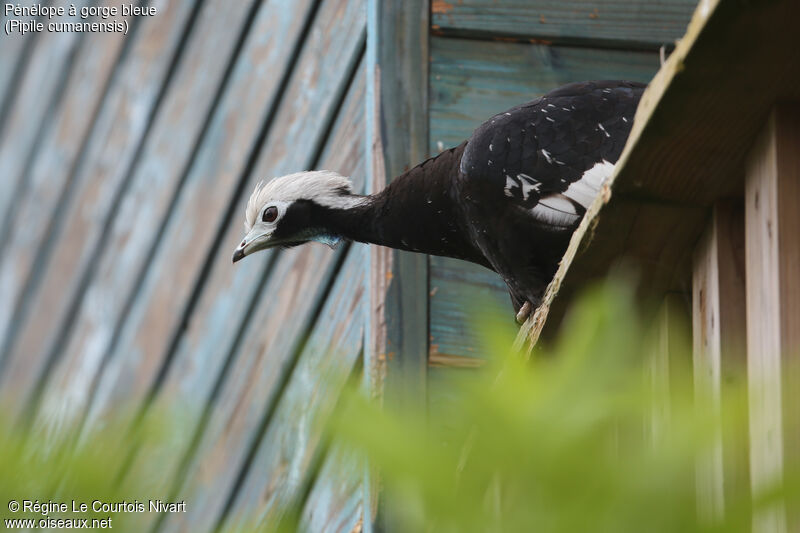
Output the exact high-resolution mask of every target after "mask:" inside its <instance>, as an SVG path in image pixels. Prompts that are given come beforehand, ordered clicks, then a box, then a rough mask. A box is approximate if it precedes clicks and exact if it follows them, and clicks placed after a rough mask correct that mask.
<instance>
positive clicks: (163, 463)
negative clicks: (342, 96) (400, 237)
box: [133, 65, 365, 491]
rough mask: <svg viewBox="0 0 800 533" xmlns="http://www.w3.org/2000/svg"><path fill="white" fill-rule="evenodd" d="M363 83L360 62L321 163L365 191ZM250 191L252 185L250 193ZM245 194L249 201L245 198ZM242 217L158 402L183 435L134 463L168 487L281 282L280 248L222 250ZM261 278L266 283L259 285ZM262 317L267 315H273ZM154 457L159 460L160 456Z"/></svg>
mask: <svg viewBox="0 0 800 533" xmlns="http://www.w3.org/2000/svg"><path fill="white" fill-rule="evenodd" d="M364 89H365V86H364V72H363V65H362V66H361V67H360V68H359V73H358V74H357V77H356V78H355V80H353V83H352V86H351V87H350V91H349V94H348V96H347V99H346V100H345V102H344V104H343V106H342V108H341V109H340V110H339V113H338V118H337V123H336V125H335V126H334V128H333V130H332V132H331V136H330V140H329V142H328V145H327V146H326V148H325V150H324V152H323V154H322V157H321V158H320V161H319V164H318V166H319V167H320V168H327V169H331V170H335V171H338V172H341V173H342V174H344V175H348V176H351V177H352V178H353V181H354V187H355V190H363V187H364V174H365V169H364V166H365V161H364V145H363V143H362V142H361V141H360V140H361V139H363V130H364V123H363V117H364V105H363V97H364ZM267 152H269V148H268V149H267ZM311 157H313V154H311V153H308V152H305V151H292V152H289V153H288V154H287V155H286V157H283V158H277V159H273V158H271V157H268V156H266V155H265V159H264V162H265V164H264V165H263V167H261V168H259V170H258V172H262V171H263V172H266V173H269V174H273V173H282V172H289V171H292V170H296V169H297V168H306V167H307V166H309V165H310V164H312V162H309V158H311ZM258 175H260V174H257V173H254V178H257V176H258ZM250 190H251V189H247V192H248V193H249V192H250ZM242 200H243V202H242V205H244V203H245V202H246V198H243V199H242ZM242 216H243V213H242V211H241V210H235V211H234V213H233V216H232V220H230V221H229V223H228V226H229V231H228V233H227V238H225V239H223V240H222V244H221V248H222V249H221V251H220V253H219V254H217V258H216V259H215V261H214V264H213V266H212V269H211V274H210V275H209V279H208V281H207V282H206V284H205V285H204V289H203V291H202V294H201V295H200V301H199V303H198V306H197V308H196V310H195V312H194V313H193V315H192V319H191V321H190V322H189V325H188V328H187V330H186V332H185V333H184V334H183V335H182V338H181V341H180V343H179V345H178V347H177V349H176V352H175V354H174V356H173V361H172V363H171V364H170V366H169V369H168V373H167V375H166V377H165V379H164V383H163V384H162V386H161V387H160V388H159V391H158V395H157V397H156V401H155V404H154V406H153V407H154V412H155V413H156V414H157V415H158V414H162V413H164V412H169V411H177V412H178V413H180V416H181V423H182V424H183V425H184V426H185V427H186V431H185V432H183V433H182V434H181V435H177V437H178V438H179V439H180V440H179V441H178V442H171V443H170V444H169V446H167V447H164V449H159V450H141V451H140V452H139V454H138V457H137V461H136V463H135V464H134V467H133V470H134V471H139V472H141V471H143V470H145V469H153V470H155V471H157V472H158V476H159V477H161V478H162V479H163V483H164V490H165V491H168V490H169V489H170V488H171V485H172V484H173V483H174V481H175V479H176V475H178V466H179V464H180V461H181V459H182V458H183V457H184V456H185V455H186V454H188V453H189V449H188V446H189V445H190V444H191V439H192V437H193V435H194V434H195V432H196V431H197V429H198V424H199V423H200V417H201V415H202V414H203V411H204V409H205V408H206V407H207V405H208V402H209V401H210V400H211V399H212V393H213V388H214V386H215V384H216V383H217V382H218V381H220V380H221V379H224V377H223V376H224V374H222V373H223V372H225V368H224V367H225V365H226V360H227V359H228V357H230V358H231V362H230V364H231V365H236V364H237V361H238V359H237V357H238V356H239V354H241V352H242V350H241V349H239V348H240V345H239V341H240V340H241V339H240V337H239V335H240V332H241V329H242V328H244V327H245V326H246V325H247V324H248V323H250V322H251V318H253V317H254V315H255V310H256V309H257V308H260V307H263V308H264V309H265V311H264V313H269V311H270V305H271V304H272V303H274V301H275V300H274V298H275V294H274V293H273V294H270V293H269V292H268V290H266V288H269V289H271V290H278V291H280V285H279V284H276V283H272V282H270V281H269V279H267V280H265V279H264V276H265V275H267V276H268V275H275V276H277V275H278V273H276V272H275V271H274V270H267V265H271V264H272V262H273V261H274V260H276V258H277V257H280V252H279V251H273V252H269V253H267V252H264V253H261V254H256V255H254V256H252V257H248V258H247V260H246V261H243V262H241V263H238V264H236V266H235V267H234V266H232V265H231V259H230V257H229V255H230V253H224V252H225V251H228V248H230V249H231V250H232V249H233V247H234V246H235V243H236V242H238V239H239V238H240V237H241V233H242V229H241V225H240V224H239V222H241V219H242ZM310 246H315V247H316V246H317V245H314V244H312V245H310ZM328 256H331V254H330V253H328V254H327V256H326V260H325V262H326V263H328V262H329V259H330V258H329V257H328ZM321 266H322V265H317V266H315V267H312V268H320V267H321ZM265 281H266V282H265ZM262 285H263V287H264V288H265V290H261V289H262ZM316 290H317V289H316V287H314V288H311V287H306V288H304V289H303V290H302V292H301V294H302V295H304V297H305V298H308V299H309V300H313V299H314V295H313V293H314V292H315V291H316ZM262 299H263V301H264V303H262ZM263 318H264V319H265V320H269V317H268V316H267V314H264V315H263ZM258 326H259V323H255V326H254V327H256V328H257V327H258ZM276 334H280V333H276ZM229 354H230V355H229ZM154 457H155V458H157V460H155V461H154V460H153V458H154ZM155 471H154V477H155V474H156V472H155Z"/></svg>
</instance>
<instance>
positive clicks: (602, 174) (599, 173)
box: [564, 160, 614, 209]
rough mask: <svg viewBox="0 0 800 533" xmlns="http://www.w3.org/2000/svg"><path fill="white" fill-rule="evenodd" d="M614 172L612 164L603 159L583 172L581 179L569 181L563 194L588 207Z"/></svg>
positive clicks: (585, 207)
mask: <svg viewBox="0 0 800 533" xmlns="http://www.w3.org/2000/svg"><path fill="white" fill-rule="evenodd" d="M613 172H614V164H613V163H609V162H608V161H606V160H603V161H601V162H599V163H595V165H594V166H593V167H592V168H590V169H589V170H587V171H586V172H584V173H583V176H581V179H579V180H578V181H576V182H574V183H571V184H570V186H569V187H568V188H567V190H566V191H564V195H565V196H567V197H569V198H570V199H572V200H574V201H576V202H578V203H579V204H581V205H582V206H583V208H584V209H588V208H589V206H590V205H591V204H592V202H593V201H594V198H595V196H597V194H598V193H599V192H600V189H601V188H602V187H603V184H604V183H605V182H606V180H607V179H608V178H610V177H611V174H613Z"/></svg>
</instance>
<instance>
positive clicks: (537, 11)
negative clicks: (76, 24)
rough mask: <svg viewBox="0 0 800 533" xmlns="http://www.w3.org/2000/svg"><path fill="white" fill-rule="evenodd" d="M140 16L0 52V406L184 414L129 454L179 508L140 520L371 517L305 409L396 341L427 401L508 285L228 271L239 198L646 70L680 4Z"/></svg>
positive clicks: (315, 525) (375, 170) (62, 419)
mask: <svg viewBox="0 0 800 533" xmlns="http://www.w3.org/2000/svg"><path fill="white" fill-rule="evenodd" d="M369 2H371V3H369ZM55 3H57V4H64V5H67V3H66V2H63V1H61V0H55ZM74 3H75V4H76V5H83V4H84V3H86V2H74ZM113 3H115V2H112V0H103V1H102V2H101V4H108V5H111V4H113ZM368 3H369V6H370V11H369V12H370V17H369V20H370V22H369V23H368V17H367V12H368V10H367V5H368ZM153 5H155V6H156V7H157V9H158V15H157V16H154V17H147V18H141V19H135V20H134V19H132V20H129V21H128V22H129V23H130V24H131V31H130V33H129V35H127V36H126V37H122V36H121V35H120V34H73V33H65V34H50V33H42V34H30V35H27V36H25V37H22V38H21V37H19V36H12V37H9V36H5V35H3V36H2V37H0V102H2V104H0V176H2V179H0V221H2V227H0V398H2V401H3V402H4V406H6V409H7V410H9V411H10V412H11V413H12V414H13V416H15V417H17V418H18V419H20V420H25V421H29V422H30V423H38V424H45V425H59V424H67V423H70V422H72V423H78V424H84V425H91V424H96V423H98V422H102V421H103V420H105V419H106V418H107V417H108V416H109V415H110V414H111V413H113V412H115V411H117V410H119V409H134V410H141V412H143V413H148V412H152V411H153V410H156V409H160V408H162V407H164V408H172V409H178V410H179V411H180V412H181V413H182V424H183V427H182V428H181V429H182V432H181V436H180V438H179V441H178V442H174V443H171V444H172V445H171V446H170V447H169V448H168V449H165V450H161V449H159V450H149V449H147V450H140V451H139V453H138V454H137V455H136V456H135V457H133V458H132V462H131V466H129V467H130V468H135V469H143V470H146V469H154V471H153V474H154V476H153V477H157V478H159V479H162V480H163V487H162V488H163V491H164V493H165V494H171V495H176V496H178V497H180V498H182V499H185V500H186V501H187V502H188V504H187V513H186V514H185V515H169V516H166V517H165V518H164V519H163V520H162V521H160V522H158V523H153V524H148V525H149V526H153V527H156V528H157V530H162V531H209V530H211V529H213V528H214V527H216V526H218V525H230V526H237V525H241V524H239V522H238V520H240V519H242V517H255V518H256V519H258V520H266V521H269V520H270V519H272V518H274V516H275V512H276V510H277V509H280V508H281V507H282V506H284V505H286V504H291V505H294V506H299V507H300V508H301V509H303V515H302V516H303V520H304V523H305V524H306V526H307V527H308V528H309V529H310V530H312V531H320V530H332V531H333V530H336V531H340V530H344V531H350V530H353V529H354V528H360V527H364V528H365V529H366V530H370V527H371V521H372V519H373V516H372V513H373V512H374V509H370V510H369V511H370V512H367V513H365V511H366V508H367V506H365V505H364V503H363V502H364V501H365V500H366V499H367V498H370V496H371V494H372V493H373V492H374V490H375V487H374V486H373V487H371V486H370V484H371V483H372V481H371V480H370V478H369V476H364V475H363V472H362V468H361V466H360V465H358V464H357V462H356V461H355V460H354V459H353V458H347V460H346V461H345V462H344V463H339V462H338V461H336V460H334V458H335V457H337V456H339V455H341V453H342V452H340V451H339V450H338V449H337V447H336V445H335V443H333V444H332V445H329V443H326V442H322V439H321V436H320V435H319V434H318V432H317V430H316V429H315V427H316V426H315V425H314V424H313V423H312V421H313V419H315V418H316V417H318V416H324V414H325V413H326V412H328V410H329V409H330V408H331V406H332V405H333V403H334V402H335V400H336V397H337V395H338V393H339V391H340V389H341V388H342V386H343V384H344V382H345V381H346V380H347V379H348V378H349V377H350V376H352V375H355V374H360V373H361V372H362V370H361V369H362V354H366V356H367V357H366V359H365V360H364V363H363V365H364V366H363V368H364V371H366V372H367V373H368V375H369V374H370V373H374V374H375V375H376V376H377V378H376V380H373V382H372V383H371V385H372V386H375V387H378V388H379V387H380V385H381V384H380V383H379V381H380V379H379V378H380V376H379V374H380V373H381V372H382V371H383V369H379V368H375V365H377V364H379V362H378V360H379V359H380V358H381V357H383V360H384V361H385V360H386V358H387V356H388V354H389V352H391V353H392V354H393V355H394V356H396V358H395V359H394V363H393V364H394V366H392V363H390V364H389V367H388V371H389V372H390V373H392V372H395V373H398V374H403V375H405V376H406V377H411V378H412V379H413V380H418V382H417V383H416V385H414V383H413V382H412V383H411V384H412V387H411V388H403V387H400V389H398V390H399V393H400V395H401V396H402V395H403V394H406V395H410V394H415V395H417V394H419V396H418V397H417V399H419V398H425V397H426V394H425V393H426V390H427V393H428V395H427V396H428V401H429V403H431V404H436V403H437V402H440V400H441V399H440V398H438V397H437V394H438V389H437V387H436V384H437V379H438V378H440V377H441V375H442V372H446V371H447V370H445V369H443V368H441V367H470V366H474V365H475V364H476V363H477V362H479V361H480V357H481V353H480V349H479V346H478V343H477V341H476V339H475V338H474V337H473V336H472V334H471V331H472V329H471V328H470V327H469V320H470V317H469V316H468V311H469V310H470V309H475V307H476V306H475V305H474V303H475V302H478V301H485V300H489V301H496V302H497V304H498V305H499V306H501V308H503V309H508V308H509V304H508V297H507V295H506V293H505V288H504V285H503V283H502V282H501V281H500V279H499V278H498V277H497V276H495V275H494V274H492V273H491V272H488V271H486V270H484V269H482V268H480V267H475V266H471V265H468V264H465V263H460V262H457V261H453V260H449V259H441V258H425V257H419V256H413V254H395V253H390V254H387V253H386V252H385V251H384V252H381V251H375V250H373V251H371V252H370V251H368V249H367V247H365V246H363V245H351V246H347V247H344V248H342V249H339V250H336V251H332V250H329V249H327V248H326V247H323V246H322V245H318V244H312V245H308V246H303V247H300V248H297V249H292V250H288V251H283V250H275V251H271V252H268V253H262V254H258V255H256V256H253V257H252V258H248V260H247V261H244V262H242V263H239V264H237V265H236V266H235V267H232V266H231V264H230V252H231V251H232V249H233V247H234V246H235V244H236V243H237V242H238V241H239V239H240V238H241V222H242V217H243V207H244V205H245V202H246V199H247V197H248V195H249V193H250V191H251V190H252V188H253V185H254V183H255V182H256V181H257V180H259V179H261V178H265V177H271V176H275V175H281V174H284V173H288V172H293V171H297V170H301V169H310V168H329V169H332V170H337V171H339V172H341V173H343V174H347V175H350V176H352V177H353V179H354V181H355V183H356V186H357V187H358V188H359V189H361V190H374V189H376V188H379V187H380V186H381V185H382V183H383V182H385V181H387V180H389V179H391V177H392V176H393V175H394V174H397V173H399V172H400V171H402V169H403V168H405V167H406V166H408V165H412V164H416V163H417V162H419V161H418V160H421V159H423V158H424V157H425V155H426V154H425V152H426V151H427V152H429V153H431V154H432V153H436V152H438V151H440V150H441V149H443V148H447V147H449V146H451V145H455V144H457V143H459V142H460V141H462V140H463V139H464V138H466V137H467V136H468V135H469V134H470V133H471V131H472V130H473V128H474V127H475V126H477V125H478V124H479V123H480V122H481V121H483V120H485V119H486V118H488V117H489V116H491V115H492V114H494V113H496V112H500V111H502V110H504V109H505V108H507V107H510V106H512V105H515V104H518V103H520V102H522V101H526V100H529V99H531V98H534V97H536V96H538V95H540V94H542V93H544V92H546V91H547V90H549V89H552V88H554V87H556V86H558V85H560V84H563V83H566V82H570V81H576V80H582V79H590V78H628V79H635V80H644V81H646V80H648V79H649V78H650V76H651V75H652V74H653V73H654V72H655V70H656V69H657V68H658V65H659V62H658V48H659V47H660V46H661V45H662V44H665V43H667V44H668V43H670V42H671V41H672V40H674V39H675V38H677V37H679V36H680V35H681V34H682V32H683V29H684V26H685V23H686V21H687V20H688V17H689V14H690V12H691V10H692V8H693V6H694V2H693V1H690V0H661V1H657V0H637V1H636V2H635V5H634V6H631V3H630V2H622V1H614V0H595V1H588V0H586V1H584V0H571V1H569V2H557V1H554V0H552V1H545V0H534V1H522V0H502V1H488V0H486V1H484V0H463V1H458V2H455V1H454V2H452V3H450V2H446V1H441V0H434V1H433V2H431V3H429V2H428V1H427V0H415V1H413V2H404V1H402V0H392V1H391V2H389V1H386V2H383V0H294V1H292V2H287V1H284V0H242V1H237V2H227V1H224V0H155V1H154V2H153ZM368 24H369V25H370V30H369V31H370V32H371V33H370V40H369V45H368V44H367V43H368V39H367V32H368V30H367V26H368ZM368 49H369V53H367V50H368ZM393 126H394V129H392V127H393ZM368 148H369V151H368ZM368 178H369V179H368ZM387 272H389V273H391V275H387ZM381 280H383V281H381ZM384 282H385V283H384ZM426 294H427V295H429V296H428V297H427V298H426V297H425V295H426ZM428 367H436V368H433V369H431V370H429V369H428ZM373 377H374V376H373ZM390 381H391V379H390ZM406 384H408V383H406ZM411 391H414V392H411ZM420 393H421V394H420ZM153 457H157V460H153ZM342 464H344V465H347V464H350V465H351V467H346V466H342ZM154 518H155V517H151V519H154Z"/></svg>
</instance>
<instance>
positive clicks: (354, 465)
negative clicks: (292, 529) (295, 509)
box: [300, 444, 364, 533]
mask: <svg viewBox="0 0 800 533" xmlns="http://www.w3.org/2000/svg"><path fill="white" fill-rule="evenodd" d="M363 468H364V466H363V464H361V463H360V462H359V460H358V457H357V456H356V454H355V453H354V452H352V451H348V450H342V449H341V448H339V447H337V446H336V445H335V444H334V445H333V446H332V450H331V452H330V453H329V454H328V456H327V457H326V458H325V462H324V463H323V465H322V468H321V469H320V472H319V477H318V478H317V479H316V481H315V482H314V486H313V487H312V488H311V492H310V493H309V495H308V499H307V500H306V502H305V506H304V507H303V512H302V515H301V518H300V527H301V529H302V530H303V531H314V532H318V533H328V532H330V533H336V532H339V531H359V530H360V529H361V525H362V524H363V513H364V505H363V500H362V492H363V486H362V477H361V472H363Z"/></svg>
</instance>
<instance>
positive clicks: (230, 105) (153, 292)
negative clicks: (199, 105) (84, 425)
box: [92, 0, 364, 416]
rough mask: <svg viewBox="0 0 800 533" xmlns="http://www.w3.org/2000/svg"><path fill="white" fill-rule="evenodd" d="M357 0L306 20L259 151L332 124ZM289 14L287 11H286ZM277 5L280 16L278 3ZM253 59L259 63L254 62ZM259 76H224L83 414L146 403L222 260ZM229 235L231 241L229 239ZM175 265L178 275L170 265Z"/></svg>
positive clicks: (292, 144)
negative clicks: (213, 259)
mask: <svg viewBox="0 0 800 533" xmlns="http://www.w3.org/2000/svg"><path fill="white" fill-rule="evenodd" d="M358 2H359V0H348V1H345V0H337V1H336V2H333V3H331V4H324V5H323V6H322V7H321V10H320V11H319V13H318V15H319V16H318V17H316V18H315V22H318V23H319V25H315V27H314V28H312V31H311V35H312V39H311V40H307V41H306V43H305V46H304V47H303V51H302V53H301V57H300V58H299V60H298V64H297V65H296V66H295V72H296V73H298V74H296V75H293V76H292V80H291V81H290V83H289V87H288V88H287V89H286V92H285V93H284V95H283V97H282V100H281V101H280V102H281V105H280V106H279V108H278V110H277V114H276V115H275V120H274V124H278V125H280V127H279V128H271V129H270V132H269V137H268V138H267V144H268V145H270V144H272V143H275V147H274V148H273V149H275V150H281V152H278V153H283V151H284V150H285V151H289V150H296V149H298V147H300V146H306V145H307V143H309V141H313V142H312V143H311V146H314V145H315V144H318V143H317V142H316V141H315V135H316V136H317V137H316V138H320V137H319V136H321V135H323V134H324V131H321V130H324V127H326V126H328V125H329V124H330V123H331V122H332V121H333V117H335V113H336V111H337V108H336V106H338V105H339V104H340V100H341V96H342V95H343V94H344V92H345V91H346V88H347V84H348V83H349V81H350V75H351V73H352V72H353V70H354V69H355V67H356V66H357V64H358V61H359V59H360V56H361V51H362V48H363V41H362V40H361V39H362V36H363V32H364V26H363V22H362V23H359V17H362V18H361V20H362V21H363V5H362V4H359V3H358ZM290 8H291V10H295V9H296V6H295V5H294V4H292V5H291V6H290ZM281 9H282V10H286V9H287V6H286V4H283V5H282V7H281ZM274 18H275V17H271V18H270V19H269V23H270V28H274V26H272V25H273V24H275V23H276V21H275V20H274ZM295 18H296V15H292V16H290V19H293V20H294V19H295ZM264 20H265V23H266V22H267V19H264ZM252 35H254V44H256V43H257V45H258V46H259V47H261V46H263V45H264V43H263V40H262V39H265V37H263V36H264V35H267V36H268V37H267V39H269V41H271V40H272V39H275V38H276V33H275V31H274V29H270V30H269V31H267V30H264V31H263V32H261V31H260V30H259V31H258V32H256V33H253V34H252ZM270 44H271V43H270ZM323 50H324V51H326V52H327V53H325V55H324V57H325V60H324V61H322V60H320V56H321V55H322V54H321V51H323ZM270 51H271V52H272V51H273V49H272V48H270ZM261 52H262V49H261V48H258V49H257V50H253V49H252V48H246V49H245V51H244V55H243V56H242V57H244V58H245V59H247V60H249V59H250V56H249V54H251V53H261ZM259 61H263V58H262V57H260V56H259ZM262 76H264V77H270V78H274V77H275V74H274V72H271V71H269V69H267V68H263V67H260V68H258V69H256V70H253V69H252V64H251V63H249V62H242V63H240V64H238V65H237V69H235V70H234V72H233V74H232V79H233V80H234V81H233V85H232V86H231V87H232V89H234V90H231V91H229V92H228V93H226V96H225V98H224V100H223V102H222V104H221V106H220V109H219V113H218V114H217V115H216V116H215V118H214V120H213V121H212V123H211V126H210V133H209V134H208V135H207V136H206V138H205V140H204V143H203V144H202V145H201V147H200V148H199V150H198V155H197V158H196V159H195V160H194V162H193V166H192V169H191V170H190V172H189V175H188V176H187V178H186V182H185V184H184V185H183V186H182V189H181V191H180V196H179V198H178V200H177V202H176V204H175V205H174V206H173V207H172V208H171V210H170V213H169V218H168V219H167V221H166V227H165V229H164V235H163V237H162V239H161V241H160V242H159V245H158V249H157V250H156V252H155V254H154V256H153V258H152V260H151V262H150V265H149V268H148V270H147V273H146V276H145V278H144V280H143V282H142V285H141V286H140V287H139V288H138V291H137V293H136V295H135V300H134V302H133V304H132V306H131V311H130V314H129V315H128V316H127V317H126V319H125V323H124V325H123V327H122V329H121V331H120V333H119V337H120V338H119V342H118V344H117V346H116V348H115V350H114V353H112V354H110V359H109V363H108V364H107V365H106V366H105V367H104V369H103V373H102V374H101V376H100V381H99V385H98V390H97V393H96V394H95V398H94V400H93V402H92V416H95V415H98V414H100V413H101V412H104V411H106V410H108V409H110V408H113V407H117V406H119V405H120V404H124V403H129V402H131V401H133V402H134V403H138V402H139V401H141V400H143V399H144V398H145V397H146V394H147V392H148V391H149V390H150V389H151V387H152V386H153V385H154V381H155V379H156V377H157V376H158V373H159V372H160V371H161V369H162V367H163V366H164V365H165V364H166V362H167V361H166V359H165V358H167V357H169V355H170V354H169V350H170V343H171V341H172V338H173V336H174V335H177V334H179V332H180V330H181V329H182V328H183V323H182V321H183V320H184V313H185V312H186V309H187V305H189V302H190V300H191V298H192V297H193V291H195V287H196V286H197V283H198V282H199V281H201V276H203V270H204V269H205V262H206V260H207V257H209V253H222V254H224V255H229V254H230V249H229V248H230V246H231V243H230V242H227V243H225V245H224V248H223V249H222V250H219V251H218V252H215V251H214V249H213V248H212V247H213V246H215V239H214V237H215V232H216V231H218V228H219V227H220V224H223V225H224V224H226V223H227V220H226V218H225V216H226V210H227V209H228V207H229V205H231V202H233V201H234V200H236V199H237V198H238V199H239V200H240V201H241V200H242V198H239V197H238V196H237V194H239V191H237V184H238V182H240V181H244V182H246V178H247V176H246V175H243V173H244V172H246V171H248V170H249V169H248V168H246V166H245V165H246V164H247V157H248V155H249V154H250V153H251V152H252V153H258V152H254V151H255V150H257V149H259V148H261V147H260V146H258V145H255V144H253V140H254V139H256V138H257V133H258V129H257V128H259V127H260V126H261V125H262V124H263V123H262V122H260V120H263V119H265V118H266V117H267V116H268V113H270V112H271V111H270V109H271V108H272V107H273V106H276V105H277V104H278V100H277V99H276V98H275V97H276V96H277V95H276V94H274V93H272V92H271V91H265V87H266V86H265V84H264V83H262V78H261V77H262ZM276 83H277V81H276ZM312 109H313V111H312ZM233 121H235V122H236V124H237V126H236V129H235V133H231V131H230V127H229V125H230V124H231V123H232V122H233ZM273 153H274V152H273ZM261 157H263V153H262V155H261ZM242 185H246V183H242ZM244 190H245V189H244V187H242V188H241V193H242V194H243V195H246V193H244V192H243V191H244ZM251 190H252V189H251ZM242 205H244V204H243V203H237V204H236V207H237V208H238V209H240V210H241V206H242ZM239 213H240V217H241V211H239ZM240 221H241V218H239V219H238V220H237V225H239V223H240ZM240 227H241V226H240ZM240 236H241V234H240V235H239V237H240ZM239 237H237V238H236V240H234V241H232V242H234V243H236V242H238V240H239ZM176 261H177V262H178V263H179V264H180V265H181V269H175V268H173V267H172V265H174V264H175V262H176ZM197 290H200V287H198V289H197Z"/></svg>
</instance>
